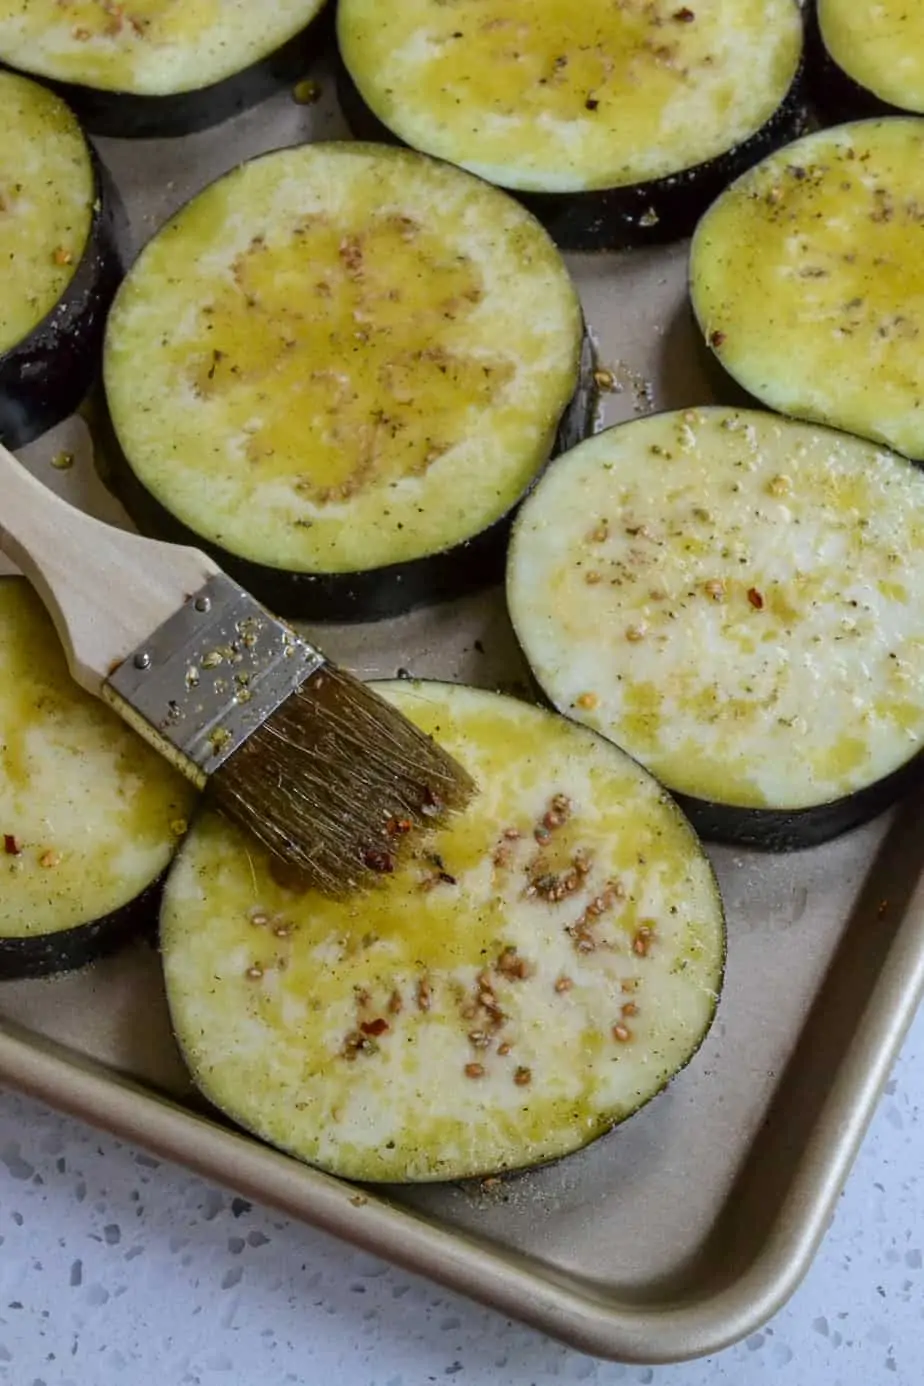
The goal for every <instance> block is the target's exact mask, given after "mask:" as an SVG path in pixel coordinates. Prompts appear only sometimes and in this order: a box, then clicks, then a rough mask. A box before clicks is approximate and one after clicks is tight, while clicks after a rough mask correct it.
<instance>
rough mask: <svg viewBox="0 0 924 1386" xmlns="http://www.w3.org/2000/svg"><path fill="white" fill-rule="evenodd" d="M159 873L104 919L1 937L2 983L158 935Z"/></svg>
mask: <svg viewBox="0 0 924 1386" xmlns="http://www.w3.org/2000/svg"><path fill="white" fill-rule="evenodd" d="M166 879H167V873H166V872H163V874H162V875H160V876H159V877H158V878H157V880H156V881H153V882H152V883H151V885H149V886H148V887H147V888H146V889H145V890H143V891H142V892H141V894H140V895H136V896H135V898H134V899H133V900H129V901H127V903H126V904H124V905H121V906H120V907H119V908H118V909H117V910H113V911H112V913H111V914H107V915H104V916H103V918H102V919H93V920H90V921H89V922H87V923H86V924H78V925H76V926H75V927H74V928H72V929H62V930H60V931H58V932H55V933H49V934H34V935H19V936H17V937H0V982H14V981H24V980H26V979H28V978H34V977H54V976H57V975H58V974H59V973H63V972H74V971H76V970H77V969H78V968H81V967H87V966H88V965H89V964H90V963H93V962H97V961H98V960H99V959H100V958H105V957H108V956H109V955H110V954H112V953H115V952H116V951H117V950H118V949H119V948H121V947H123V945H125V944H127V943H129V942H130V941H131V940H132V939H134V938H137V937H139V936H142V935H148V934H149V935H150V936H151V938H152V939H153V938H154V937H155V934H156V927H157V916H158V911H159V909H160V899H161V894H162V891H163V885H164V881H165V880H166Z"/></svg>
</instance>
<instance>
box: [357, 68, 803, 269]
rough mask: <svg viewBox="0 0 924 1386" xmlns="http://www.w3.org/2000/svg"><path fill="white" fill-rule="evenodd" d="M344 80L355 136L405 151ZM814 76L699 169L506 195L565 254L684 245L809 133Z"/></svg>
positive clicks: (795, 84) (798, 81)
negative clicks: (762, 167)
mask: <svg viewBox="0 0 924 1386" xmlns="http://www.w3.org/2000/svg"><path fill="white" fill-rule="evenodd" d="M336 74H337V75H336V82H337V99H338V101H339V103H340V109H341V111H342V112H343V116H344V119H345V120H346V122H347V125H348V126H349V128H350V130H351V132H352V134H353V135H354V136H355V137H356V138H357V139H364V140H373V141H376V142H378V143H379V144H401V143H402V141H401V140H399V139H398V137H397V136H396V135H394V134H392V132H391V131H390V130H389V129H388V128H387V127H386V126H385V125H383V124H382V122H381V121H380V120H379V118H378V116H376V115H375V114H374V113H373V112H372V111H371V110H370V109H369V107H368V106H367V105H366V103H365V101H364V100H363V97H362V96H361V94H360V92H359V89H358V87H357V86H356V83H355V82H354V81H353V78H352V77H351V75H350V73H349V71H348V70H347V67H346V64H345V63H344V62H343V59H342V58H340V57H339V56H338V60H337V66H336ZM806 76H807V64H806V61H805V58H804V57H803V60H802V62H801V63H800V65H799V68H798V70H797V72H796V74H795V76H794V77H793V80H792V82H791V84H790V87H789V91H788V92H787V93H786V96H785V97H784V98H783V100H782V102H781V103H780V105H779V106H778V107H777V109H776V110H775V111H774V113H773V115H772V116H771V117H770V119H769V120H768V121H767V122H766V123H765V124H764V125H763V126H762V127H761V128H760V130H758V131H756V132H755V134H753V135H751V136H750V137H749V138H748V139H746V140H743V141H742V143H741V144H739V145H736V146H735V147H734V148H733V149H729V150H726V151H725V153H723V154H720V155H718V156H717V157H716V158H714V159H709V160H707V162H705V163H702V164H697V165H696V166H695V167H694V168H689V169H683V170H682V171H681V172H679V173H672V174H670V175H669V176H668V177H666V178H658V179H653V180H652V181H650V182H646V183H637V184H634V185H632V186H629V187H624V188H622V187H620V188H602V189H600V190H595V191H589V192H567V193H527V192H520V191H519V190H518V189H517V188H505V189H504V191H505V192H508V193H509V194H510V196H511V197H515V198H516V199H517V201H518V202H521V203H522V204H523V206H524V207H526V208H527V209H528V211H530V212H532V214H533V216H534V217H535V218H536V220H537V221H539V222H541V223H542V225H543V226H544V227H545V229H546V231H548V233H549V235H550V236H551V237H552V240H553V241H554V242H555V244H556V245H557V246H558V247H559V249H560V250H569V251H601V250H623V249H628V248H629V247H632V246H644V245H665V244H668V243H670V242H672V241H679V240H684V239H685V238H686V237H687V236H690V235H692V234H693V230H694V228H695V226H696V223H697V222H698V221H699V219H700V217H701V216H702V214H703V213H704V212H705V211H706V209H707V208H708V207H709V206H711V204H712V203H713V202H714V201H715V199H716V198H717V197H718V196H719V194H720V193H722V192H724V191H725V189H726V188H727V187H728V185H729V184H730V183H733V182H734V181H735V179H736V178H738V177H739V176H740V175H741V174H742V173H745V172H746V171H747V170H748V169H749V168H751V167H753V165H754V164H757V163H759V162H760V160H761V159H763V158H765V157H766V156H767V155H768V154H772V153H773V152H774V151H775V150H777V149H780V148H782V146H783V145H785V144H789V143H790V142H791V141H792V140H794V139H798V137H799V136H800V135H803V134H805V132H806V130H807V129H808V125H809V118H810V117H809V110H808V106H807V101H806Z"/></svg>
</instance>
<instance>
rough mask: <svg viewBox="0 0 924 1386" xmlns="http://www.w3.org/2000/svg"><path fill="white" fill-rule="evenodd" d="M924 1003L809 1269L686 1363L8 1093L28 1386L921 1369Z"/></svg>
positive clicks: (813, 1376) (5, 1253) (23, 1382)
mask: <svg viewBox="0 0 924 1386" xmlns="http://www.w3.org/2000/svg"><path fill="white" fill-rule="evenodd" d="M922 1106H924V1013H922V1014H921V1015H920V1016H919V1017H918V1020H917V1022H916V1025H915V1027H914V1028H913V1030H912V1033H911V1035H910V1037H909V1039H908V1041H907V1043H906V1045H905V1049H904V1052H903V1054H902V1056H901V1059H900V1060H899V1063H898V1065H897V1067H896V1070H895V1073H894V1075H893V1078H892V1081H891V1082H890V1083H889V1085H888V1089H887V1091H886V1095H885V1097H884V1098H883V1101H882V1103H881V1105H880V1108H879V1111H878V1113H877V1116H876V1118H875V1121H874V1123H873V1126H872V1128H871V1130H870V1133H869V1136H868V1137H867V1141H866V1144H865V1146H864V1148H863V1151H862V1152H861V1155H860V1158H859V1160H858V1162H857V1164H856V1166H855V1168H854V1172H853V1175H852V1178H851V1181H850V1183H849V1185H848V1188H847V1190H846V1193H845V1194H844V1197H843V1199H842V1200H841V1204H840V1208H839V1211H838V1215H837V1218H836V1220H835V1223H834V1226H833V1228H832V1230H831V1232H830V1233H829V1235H828V1238H827V1241H826V1243H825V1245H824V1247H823V1249H822V1251H821V1253H820V1255H819V1257H818V1259H817V1261H816V1262H815V1265H814V1267H813V1269H812V1271H811V1272H810V1274H809V1276H808V1278H807V1280H806V1281H805V1283H804V1285H803V1286H802V1288H801V1290H800V1291H799V1292H798V1293H797V1294H796V1296H795V1297H794V1299H793V1300H792V1301H791V1302H790V1304H789V1305H788V1306H787V1308H785V1309H784V1310H783V1312H782V1313H781V1314H779V1315H778V1317H777V1318H776V1319H775V1320H774V1321H773V1322H772V1323H771V1324H769V1325H767V1326H766V1327H765V1328H764V1329H763V1331H762V1332H760V1333H755V1334H753V1335H752V1336H751V1337H750V1338H748V1339H747V1340H746V1341H745V1342H743V1343H740V1344H739V1345H738V1346H737V1347H735V1348H732V1349H730V1350H729V1351H728V1352H726V1353H723V1354H721V1355H720V1356H718V1357H714V1358H709V1359H705V1360H703V1361H701V1362H696V1363H687V1364H685V1365H682V1366H676V1367H662V1368H650V1367H636V1366H631V1367H630V1366H620V1365H617V1364H613V1363H603V1362H596V1361H594V1360H593V1359H591V1358H589V1357H584V1356H582V1355H581V1354H580V1353H577V1352H573V1351H571V1350H569V1349H567V1348H563V1347H559V1346H558V1345H557V1344H555V1343H552V1342H550V1341H548V1340H547V1339H545V1338H543V1337H542V1336H541V1335H540V1334H538V1333H535V1332H533V1331H531V1330H529V1329H524V1328H520V1327H519V1326H518V1325H515V1324H511V1323H510V1322H509V1321H507V1320H505V1319H502V1318H501V1317H499V1316H498V1315H495V1314H493V1313H491V1312H489V1311H487V1310H484V1309H480V1308H477V1307H475V1306H473V1305H471V1304H469V1303H468V1302H467V1301H465V1300H463V1299H460V1298H458V1297H457V1296H454V1295H451V1294H448V1293H446V1292H445V1291H443V1290H440V1289H438V1288H436V1287H434V1286H432V1285H430V1284H428V1283H426V1282H424V1281H422V1280H416V1279H414V1278H412V1277H410V1276H408V1275H407V1274H406V1273H405V1272H403V1271H396V1270H392V1269H391V1268H389V1267H387V1266H386V1265H384V1264H383V1263H382V1262H380V1261H378V1260H376V1259H374V1258H373V1257H370V1256H367V1255H364V1254H360V1253H357V1252H353V1251H351V1250H350V1249H349V1248H347V1247H345V1246H342V1245H340V1244H339V1243H337V1242H334V1241H332V1240H331V1239H330V1238H329V1237H326V1236H323V1235H321V1234H319V1233H317V1232H314V1231H312V1230H311V1229H309V1228H306V1227H303V1226H300V1225H298V1224H296V1223H291V1222H287V1221H285V1220H283V1219H282V1218H281V1217H279V1216H278V1215H276V1214H274V1213H273V1212H272V1211H268V1210H264V1209H262V1208H260V1207H258V1206H256V1205H252V1204H250V1203H248V1202H246V1201H245V1200H243V1199H240V1198H235V1197H233V1196H232V1195H231V1194H229V1193H227V1192H225V1191H223V1190H219V1189H215V1188H212V1187H210V1186H209V1185H207V1184H206V1183H204V1182H203V1181H202V1180H201V1179H198V1178H195V1177H193V1176H192V1175H189V1174H187V1173H186V1172H185V1171H183V1170H181V1169H178V1168H176V1167H175V1166H172V1165H167V1164H162V1163H160V1162H158V1161H157V1160H154V1159H152V1158H151V1157H150V1156H148V1155H145V1154H143V1153H142V1152H140V1151H137V1150H133V1149H132V1148H130V1147H128V1146H126V1145H122V1144H120V1143H119V1142H117V1141H114V1140H111V1139H110V1138H108V1137H106V1136H100V1135H99V1134H98V1133H96V1132H93V1131H91V1130H89V1129H88V1128H87V1127H84V1126H81V1125H79V1124H77V1123H75V1122H73V1121H70V1120H68V1119H65V1118H64V1117H60V1116H58V1115H56V1114H55V1113H52V1112H50V1111H48V1110H47V1109H46V1108H44V1107H41V1106H39V1105H38V1104H36V1103H34V1102H31V1101H27V1100H25V1099H23V1098H21V1097H19V1096H17V1095H15V1094H13V1093H4V1094H0V1382H4V1383H6V1382H9V1383H10V1386H135V1383H139V1386H141V1384H142V1383H143V1386H149V1383H151V1382H152V1381H156V1382H157V1383H159V1384H160V1383H163V1386H200V1383H201V1384H202V1386H206V1383H216V1384H217V1383H221V1386H236V1383H241V1384H242V1386H255V1384H256V1383H264V1382H265V1383H266V1384H267V1386H277V1383H278V1384H280V1386H281V1383H297V1386H316V1383H317V1384H318V1386H320V1384H321V1383H323V1386H328V1384H329V1383H333V1382H335V1381H336V1382H337V1386H424V1383H429V1382H441V1381H443V1380H452V1381H453V1382H458V1383H460V1386H462V1383H478V1386H482V1383H484V1386H487V1383H489V1382H490V1383H491V1384H492V1386H507V1384H508V1383H509V1386H531V1384H533V1386H545V1383H547V1382H561V1383H567V1382H585V1381H589V1382H598V1383H602V1384H603V1386H609V1383H612V1382H626V1383H632V1382H642V1383H648V1382H650V1383H656V1386H712V1384H713V1383H730V1386H752V1383H753V1386H757V1383H763V1382H771V1381H772V1382H773V1383H774V1386H879V1383H883V1386H905V1383H907V1386H917V1383H918V1382H919V1381H920V1380H921V1368H920V1366H919V1354H920V1349H921V1345H922V1343H924V1268H922V1267H924V1174H922V1173H921V1170H922V1165H924V1158H922V1157H924V1120H922V1119H921V1117H920V1110H921V1108H922Z"/></svg>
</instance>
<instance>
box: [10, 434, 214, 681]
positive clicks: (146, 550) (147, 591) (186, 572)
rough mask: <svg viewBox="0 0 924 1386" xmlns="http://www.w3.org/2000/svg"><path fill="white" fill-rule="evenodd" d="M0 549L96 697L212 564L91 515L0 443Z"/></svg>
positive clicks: (70, 663) (73, 671) (75, 671)
mask: <svg viewBox="0 0 924 1386" xmlns="http://www.w3.org/2000/svg"><path fill="white" fill-rule="evenodd" d="M0 550H2V551H3V552H4V553H5V554H7V556H8V557H9V558H11V559H12V560H13V562H14V563H15V564H16V565H17V566H18V567H19V568H21V569H22V571H23V573H24V574H25V576H26V577H27V578H28V579H29V581H30V582H31V583H32V585H33V587H34V588H35V590H36V592H37V593H38V595H39V596H40V597H41V599H42V601H43V602H44V604H45V606H46V607H47V609H48V612H49V614H50V616H51V618H52V620H53V621H54V623H55V627H56V629H57V632H58V635H59V636H60V638H61V643H62V645H63V646H64V652H65V654H66V656H67V662H68V666H69V668H70V671H71V674H72V675H73V677H74V678H75V679H76V681H77V682H78V683H79V684H81V685H82V686H83V687H84V688H86V689H87V691H88V692H89V693H93V694H95V695H96V696H99V693H100V689H101V687H102V685H103V683H104V682H105V680H106V679H107V678H108V677H109V675H110V673H111V672H112V670H113V668H114V667H115V665H117V664H121V662H122V660H124V659H125V658H127V656H128V655H130V654H131V653H132V651H133V650H135V649H137V647H138V646H139V645H140V644H141V643H142V642H143V641H145V640H147V638H148V637H149V636H150V635H151V634H152V632H153V631H155V630H156V629H157V627H158V626H160V625H161V624H162V623H163V622H164V621H165V620H166V619H167V618H168V616H172V615H173V613H174V611H176V610H177V608H178V607H180V606H181V605H182V604H183V602H184V600H185V599H186V597H188V596H189V595H190V594H191V593H193V592H196V591H198V589H199V588H200V587H201V586H202V585H203V583H205V582H207V581H208V579H209V578H210V577H213V576H214V575H215V573H217V572H218V571H219V570H218V568H217V566H216V565H215V564H214V563H213V562H212V560H211V559H210V558H207V557H206V556H205V554H203V553H199V551H198V550H197V549H189V548H180V547H178V546H177V545H174V544H161V543H158V542H157V541H155V540H153V539H143V538H142V537H141V536H140V535H138V534H130V533H128V532H127V531H126V530H121V529H114V528H113V527H112V526H111V525H107V524H104V523H103V522H102V521H101V520H94V519H93V518H92V517H91V516H89V515H85V514H84V513H83V512H82V511H80V510H76V509H75V508H74V507H73V506H72V505H68V503H67V501H63V500H61V498H60V497H59V496H56V495H55V493H54V492H53V491H50V490H49V489H48V487H47V486H45V485H43V483H42V482H41V481H37V480H36V478H35V477H34V476H32V475H31V473H30V472H27V471H26V469H25V467H23V466H22V464H21V463H19V462H18V461H17V460H16V458H15V457H14V456H13V454H12V453H11V452H9V451H8V450H7V449H6V448H5V447H3V445H2V444H0Z"/></svg>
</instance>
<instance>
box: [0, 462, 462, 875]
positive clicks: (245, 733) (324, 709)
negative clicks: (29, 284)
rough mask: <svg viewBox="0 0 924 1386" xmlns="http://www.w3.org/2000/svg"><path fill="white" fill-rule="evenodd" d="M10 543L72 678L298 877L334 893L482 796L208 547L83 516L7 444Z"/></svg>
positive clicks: (2, 538) (3, 528) (3, 535)
mask: <svg viewBox="0 0 924 1386" xmlns="http://www.w3.org/2000/svg"><path fill="white" fill-rule="evenodd" d="M0 549H2V550H3V552H5V553H6V554H7V555H8V556H9V557H10V558H11V559H12V560H13V561H14V563H16V564H17V565H18V566H19V568H20V569H21V570H22V572H23V573H24V574H25V576H26V577H27V578H28V579H29V581H30V582H31V583H32V585H33V586H34V587H35V589H36V591H37V593H38V595H39V596H40V598H41V600H42V601H43V602H44V604H45V606H46V608H47V610H48V612H49V614H50V615H51V618H52V620H53V621H54V624H55V628H56V630H57V632H58V635H59V637H60V639H61V642H62V644H63V646H64V652H65V656H66V658H67V663H68V667H69V669H70V672H71V675H72V676H73V678H74V679H75V680H76V682H77V683H79V684H80V685H81V686H82V687H83V688H85V689H86V690H87V692H88V693H92V694H93V695H94V696H96V697H98V698H101V699H102V701H103V702H104V703H107V704H108V705H109V706H110V707H111V708H113V709H114V711H115V712H117V713H118V714H119V715H120V716H121V717H122V718H124V720H125V721H126V722H127V723H128V724H129V725H130V726H131V727H132V728H133V729H134V730H135V731H136V732H138V733H139V734H140V735H141V736H142V737H144V739H145V740H146V741H148V742H150V744H151V745H152V746H154V747H155V748H156V749H157V750H158V751H160V752H161V754H162V755H164V756H165V757H166V758H167V759H168V760H169V761H171V762H172V764H173V765H174V766H176V768H177V769H179V770H180V771H182V773H183V774H184V775H186V776H187V778H189V779H190V780H192V781H193V782H194V783H195V784H196V785H197V786H198V787H199V788H200V789H203V790H204V791H205V793H206V797H207V800H208V801H210V802H211V803H212V804H213V805H214V807H215V808H217V809H218V810H219V811H220V812H222V813H223V814H224V815H225V816H226V817H227V818H229V819H231V820H233V821H234V822H235V823H237V824H238V825H239V826H240V827H241V828H243V829H244V830H245V831H246V832H247V833H249V834H250V836H251V837H253V838H255V839H256V840H257V841H259V842H261V843H262V844H263V846H264V847H266V848H267V849H268V850H269V851H270V852H271V853H272V854H273V856H274V857H275V858H277V860H278V861H279V862H281V863H283V864H284V865H285V866H286V867H287V868H288V871H289V872H290V873H295V876H296V878H297V879H299V880H300V881H301V882H302V883H303V884H304V885H305V886H309V885H310V886H314V887H315V888H317V889H320V890H322V891H324V892H326V893H330V894H342V893H344V892H346V891H350V890H352V889H355V888H357V887H359V886H360V885H362V884H363V883H364V882H368V881H369V880H371V879H372V878H373V877H374V876H375V874H377V873H378V874H381V873H383V872H385V873H387V872H390V871H392V870H394V867H395V863H396V860H397V858H398V856H399V854H400V852H401V849H402V846H403V844H404V842H405V840H406V839H408V838H409V837H410V835H411V834H413V833H414V832H415V831H419V830H420V829H421V828H422V827H424V826H425V825H426V826H434V825H435V823H436V822H437V821H438V820H439V819H441V818H442V816H443V815H444V814H446V813H448V812H451V811H452V810H455V809H459V808H462V807H463V806H464V805H465V803H466V802H467V800H468V799H469V797H470V795H471V794H472V793H473V791H474V784H473V782H472V780H471V779H470V778H469V776H468V774H467V773H466V772H465V771H464V770H463V769H462V767H461V766H460V765H458V764H457V763H456V761H455V760H453V759H452V758H451V757H450V756H449V755H448V754H447V753H446V752H445V751H444V750H443V749H442V748H441V747H440V746H438V745H437V744H436V742H434V741H433V740H432V739H431V738H430V737H428V736H426V735H424V733H423V732H421V731H420V730H419V729H418V728H417V727H415V726H414V725H413V723H411V722H410V721H409V720H408V719H407V718H405V717H404V716H403V715H401V714H400V713H399V712H398V711H397V709H395V708H394V707H392V706H391V705H390V704H389V703H387V702H386V701H385V700H384V699H383V698H381V697H379V695H378V694H377V693H375V692H374V691H373V690H372V689H371V688H369V687H368V686H366V685H365V684H363V683H362V682H360V680H358V679H357V678H355V677H353V676H352V675H350V674H349V673H347V672H346V671H345V670H343V669H340V668H338V667H337V666H336V665H334V664H332V663H330V662H329V661H328V660H327V659H326V658H325V656H324V655H323V654H322V653H321V651H320V650H318V649H316V648H315V646H314V645H312V644H310V643H309V642H308V641H307V640H304V639H302V638H301V637H300V636H299V635H297V634H296V633H295V631H293V629H292V628H291V627H290V626H289V625H288V624H286V623H285V622H283V621H280V620H277V619H276V617H274V616H272V615H271V614H270V613H269V612H268V611H267V610H266V609H265V608H264V607H263V606H262V605H261V604H260V603H259V602H257V601H256V600H255V599H254V598H253V597H252V596H250V594H249V593H248V592H246V591H245V590H244V589H243V588H242V587H240V586H239V585H238V584H237V583H236V582H234V581H232V580H231V578H229V577H228V576H227V575H226V574H225V573H223V572H222V571H221V569H220V568H219V567H218V566H217V565H216V564H215V563H213V562H212V560H211V559H210V558H209V557H207V555H206V554H204V553H200V552H199V551H198V550H197V549H193V548H186V547H181V546H179V545H174V544H165V543H161V542H159V541H157V540H153V539H146V538H143V537H142V536H141V535H138V534H133V533H130V532H128V531H125V530H120V529H115V528H113V527H112V526H110V525H107V524H104V523H103V522H102V521H100V520H96V519H93V518H92V517H90V516H88V515H85V514H83V513H82V512H81V511H78V510H76V509H75V508H74V507H73V506H71V505H69V504H67V502H66V501H64V500H61V499H60V498H59V497H58V496H56V495H55V494H54V493H53V492H52V491H50V490H49V489H48V487H46V486H45V485H43V483H42V482H41V481H38V480H37V479H36V478H35V477H33V476H32V475H31V474H30V473H29V472H27V471H26V469H25V468H24V467H23V466H22V465H21V464H20V463H19V462H18V461H17V460H16V458H15V457H14V456H13V454H12V453H10V452H8V451H7V450H6V449H5V448H3V447H2V446H0ZM284 879H287V880H288V879H290V876H289V875H287V876H286V877H285V878H284Z"/></svg>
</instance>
